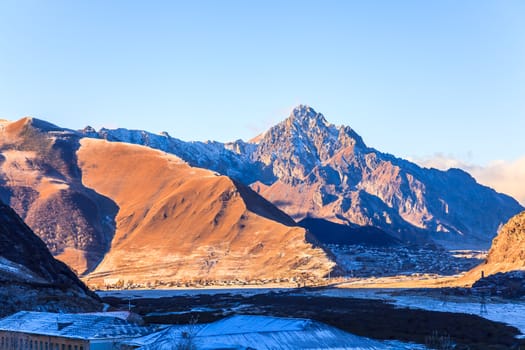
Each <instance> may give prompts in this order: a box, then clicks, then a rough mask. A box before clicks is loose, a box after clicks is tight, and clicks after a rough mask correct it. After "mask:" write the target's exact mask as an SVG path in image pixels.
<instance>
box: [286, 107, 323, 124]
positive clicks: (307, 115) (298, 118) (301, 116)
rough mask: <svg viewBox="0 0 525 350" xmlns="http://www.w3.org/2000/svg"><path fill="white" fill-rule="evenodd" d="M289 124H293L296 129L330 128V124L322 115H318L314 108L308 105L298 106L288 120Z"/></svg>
mask: <svg viewBox="0 0 525 350" xmlns="http://www.w3.org/2000/svg"><path fill="white" fill-rule="evenodd" d="M287 121H288V124H293V125H295V126H296V127H299V128H302V127H312V126H317V127H329V126H330V124H329V123H328V122H327V121H326V119H325V117H324V116H323V115H322V114H321V113H317V112H316V111H315V110H314V109H313V108H312V107H310V106H308V105H302V104H301V105H298V106H296V107H295V108H294V109H293V110H292V113H290V116H289V117H288V119H287Z"/></svg>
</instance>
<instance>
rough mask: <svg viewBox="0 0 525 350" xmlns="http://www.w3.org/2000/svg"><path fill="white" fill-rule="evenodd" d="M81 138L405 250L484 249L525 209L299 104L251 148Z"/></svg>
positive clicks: (125, 134) (153, 138) (115, 133)
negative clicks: (136, 149)
mask: <svg viewBox="0 0 525 350" xmlns="http://www.w3.org/2000/svg"><path fill="white" fill-rule="evenodd" d="M84 134H85V135H87V136H90V137H100V138H106V139H108V140H118V141H124V142H131V143H138V144H142V145H147V146H150V147H153V148H158V149H162V150H164V151H166V152H170V153H173V154H176V155H177V156H179V157H181V158H182V159H184V160H185V161H187V162H189V163H190V164H192V165H195V166H199V167H204V168H208V169H212V170H215V171H218V172H220V173H223V174H227V175H229V176H232V177H233V178H235V179H237V180H239V181H241V182H243V183H244V184H247V185H250V186H251V187H252V188H253V189H254V190H255V191H257V192H258V193H259V194H261V195H262V196H263V197H265V198H266V199H268V200H269V201H270V202H272V203H273V204H275V205H276V206H277V207H279V208H280V209H282V210H283V211H284V212H286V213H287V214H289V215H290V216H291V217H292V218H294V219H295V220H296V221H299V220H302V219H304V218H307V217H315V218H322V219H326V220H329V221H332V222H335V223H341V224H346V225H353V224H356V225H360V226H374V227H377V228H380V229H382V230H384V231H385V232H388V233H389V234H391V235H393V236H395V237H397V238H400V239H402V240H405V241H425V240H427V239H434V240H435V241H437V242H439V243H442V244H444V245H445V246H448V247H471V248H472V247H488V245H489V244H490V241H491V239H492V238H493V237H494V236H495V234H496V231H497V229H498V227H500V226H501V225H502V224H503V223H504V222H506V221H507V220H508V219H509V218H510V217H511V216H512V215H514V214H516V213H518V212H519V211H521V210H523V207H521V206H520V205H519V203H518V202H517V201H515V200H514V199H512V198H511V197H509V196H506V195H503V194H499V193H496V192H495V191H494V190H492V189H490V188H488V187H485V186H482V185H480V184H478V183H477V182H476V181H475V180H474V179H473V178H472V177H471V176H470V175H469V174H467V173H465V172H463V171H461V170H459V169H450V170H448V171H439V170H436V169H426V168H421V167H419V166H417V165H416V164H414V163H410V162H408V161H405V160H403V159H399V158H396V157H394V156H392V155H389V154H386V153H382V152H379V151H377V150H375V149H373V148H370V147H368V146H367V145H366V144H365V143H364V141H363V140H362V138H361V137H360V136H359V135H358V134H357V133H356V132H355V131H354V130H353V129H351V128H350V127H347V126H340V127H337V126H335V125H332V124H330V123H329V122H327V121H326V119H325V118H324V116H323V115H322V114H320V113H317V112H316V111H315V110H313V109H312V108H311V107H308V106H304V105H301V106H298V107H296V108H295V109H294V110H293V111H292V113H291V114H290V116H289V117H288V118H287V119H285V120H284V121H283V122H281V123H279V124H278V125H276V126H274V127H272V128H270V129H269V130H268V131H267V132H265V133H263V134H262V135H259V136H258V137H256V138H254V139H253V140H252V141H250V142H243V141H240V140H238V141H235V142H232V143H227V144H221V143H218V142H208V143H198V142H197V143H195V142H188V143H186V142H183V141H180V140H177V139H174V138H171V137H170V136H169V135H167V134H162V135H154V134H150V133H146V132H143V131H129V130H123V129H118V130H107V129H103V130H101V131H100V132H95V131H94V130H92V129H89V130H88V131H84ZM414 146H415V147H417V145H414Z"/></svg>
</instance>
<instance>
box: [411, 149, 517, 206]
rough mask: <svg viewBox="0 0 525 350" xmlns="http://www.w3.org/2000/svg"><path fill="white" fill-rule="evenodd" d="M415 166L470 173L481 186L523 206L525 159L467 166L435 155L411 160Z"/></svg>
mask: <svg viewBox="0 0 525 350" xmlns="http://www.w3.org/2000/svg"><path fill="white" fill-rule="evenodd" d="M412 161H414V162H416V163H417V164H419V165H421V166H424V167H427V168H430V167H432V168H436V169H441V170H446V169H449V168H460V169H463V170H465V171H467V172H468V173H470V174H471V175H472V176H474V178H475V179H476V180H477V181H478V182H479V183H481V184H483V185H486V186H489V187H492V188H494V189H495V190H496V191H498V192H501V193H505V194H508V195H510V196H512V197H514V198H516V200H518V201H519V202H520V203H521V204H522V205H525V157H522V158H519V159H516V160H514V161H503V160H497V161H493V162H491V163H489V164H487V165H486V166H479V165H474V164H469V163H467V162H465V161H462V160H459V159H457V158H454V157H453V156H449V155H445V154H442V153H437V154H435V155H433V156H431V157H428V158H421V159H412Z"/></svg>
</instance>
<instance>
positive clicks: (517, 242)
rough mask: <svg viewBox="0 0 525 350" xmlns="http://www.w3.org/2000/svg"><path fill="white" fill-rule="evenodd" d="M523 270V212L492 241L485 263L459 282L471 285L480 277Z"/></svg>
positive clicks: (524, 217) (524, 216) (507, 224)
mask: <svg viewBox="0 0 525 350" xmlns="http://www.w3.org/2000/svg"><path fill="white" fill-rule="evenodd" d="M514 270H525V211H524V212H521V213H520V214H518V215H516V216H514V217H513V218H511V219H510V220H509V221H508V222H507V223H506V224H505V225H504V226H503V227H502V228H501V230H500V231H499V233H498V235H497V236H496V238H494V240H493V241H492V247H491V248H490V250H489V253H488V256H487V260H486V262H485V263H483V264H481V265H478V266H477V267H475V268H474V269H472V270H471V271H469V272H468V273H467V274H466V275H465V276H464V277H463V278H461V279H460V280H459V282H460V283H462V284H472V283H474V282H475V281H476V280H478V279H479V278H480V277H481V272H482V271H483V273H484V274H485V276H489V275H493V274H496V273H498V272H509V271H514Z"/></svg>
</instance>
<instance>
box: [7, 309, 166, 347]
mask: <svg viewBox="0 0 525 350" xmlns="http://www.w3.org/2000/svg"><path fill="white" fill-rule="evenodd" d="M0 330H2V331H15V332H23V333H30V334H39V335H48V336H56V337H63V338H74V339H87V340H89V339H114V338H130V337H139V336H143V335H146V334H149V333H152V332H154V331H155V330H156V328H152V327H144V326H140V325H138V324H135V323H131V322H127V321H125V320H123V319H121V318H120V317H119V316H112V315H111V314H109V315H108V316H106V315H104V316H101V315H99V314H57V313H51V312H32V311H20V312H18V313H16V314H13V315H11V316H8V317H5V318H3V319H1V320H0Z"/></svg>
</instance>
